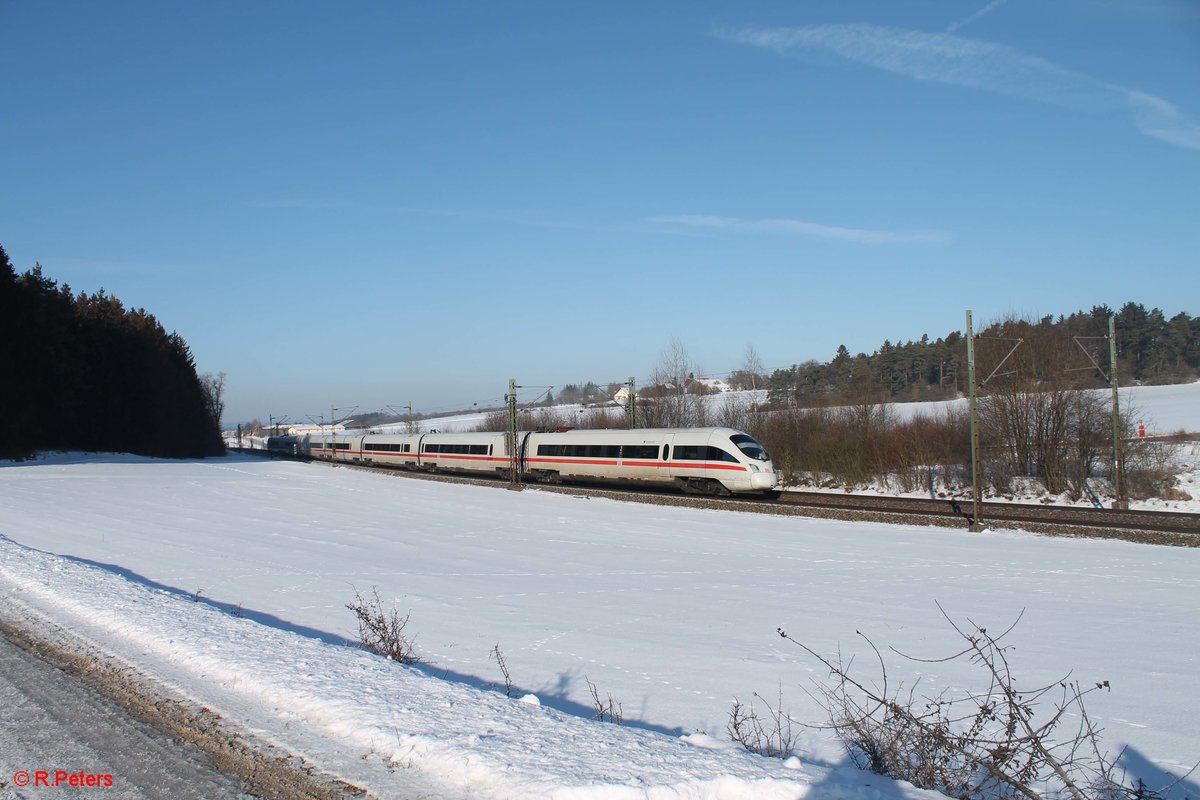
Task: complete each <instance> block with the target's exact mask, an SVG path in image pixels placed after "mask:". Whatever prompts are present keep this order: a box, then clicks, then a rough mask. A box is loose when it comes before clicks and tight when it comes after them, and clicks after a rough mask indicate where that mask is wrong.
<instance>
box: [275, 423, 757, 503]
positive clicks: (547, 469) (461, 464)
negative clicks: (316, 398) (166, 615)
mask: <svg viewBox="0 0 1200 800" xmlns="http://www.w3.org/2000/svg"><path fill="white" fill-rule="evenodd" d="M267 446H268V449H271V450H274V451H276V452H282V453H287V454H289V455H301V456H308V457H310V458H315V459H321V460H325V461H338V462H349V463H356V464H373V465H379V466H394V467H404V468H409V469H424V470H438V471H449V472H459V473H466V474H487V475H497V474H498V475H502V476H504V477H508V476H509V474H510V471H511V469H512V467H513V463H514V459H513V456H512V454H511V453H510V452H509V450H508V437H507V435H506V434H504V433H414V434H366V435H342V434H325V435H320V436H318V435H310V436H283V437H272V438H271V439H270V440H268V443H267ZM516 449H517V454H516V464H517V470H518V472H519V473H520V475H521V477H522V479H523V480H526V481H540V482H545V483H558V482H561V481H599V482H613V483H642V484H648V485H659V486H672V485H673V486H677V487H679V488H680V489H682V490H684V491H686V492H690V493H694V494H711V495H726V494H764V495H765V494H772V493H774V492H775V491H776V490H777V488H778V485H779V479H778V476H777V475H776V473H775V468H774V466H773V465H772V463H771V458H770V456H769V455H768V454H767V451H766V450H765V449H764V448H763V446H762V445H761V444H759V443H758V442H757V441H756V440H755V439H754V437H752V436H750V435H749V434H747V433H743V432H742V431H738V430H734V429H733V428H657V429H655V428H640V429H632V430H567V431H554V432H549V433H542V432H522V433H519V434H518V435H517V445H516Z"/></svg>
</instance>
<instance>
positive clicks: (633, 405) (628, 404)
mask: <svg viewBox="0 0 1200 800" xmlns="http://www.w3.org/2000/svg"><path fill="white" fill-rule="evenodd" d="M625 390H626V391H627V392H628V393H629V394H628V395H627V396H626V398H625V415H626V417H628V419H629V428H630V429H631V430H632V429H633V428H636V427H637V385H636V384H635V383H634V382H633V376H632V375H630V376H629V382H628V383H626V384H625Z"/></svg>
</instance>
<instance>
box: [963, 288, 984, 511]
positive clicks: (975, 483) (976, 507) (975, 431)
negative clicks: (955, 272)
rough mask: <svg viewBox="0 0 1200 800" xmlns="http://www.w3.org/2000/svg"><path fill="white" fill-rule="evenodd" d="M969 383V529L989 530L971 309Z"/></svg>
mask: <svg viewBox="0 0 1200 800" xmlns="http://www.w3.org/2000/svg"><path fill="white" fill-rule="evenodd" d="M967 385H968V387H969V389H968V397H969V400H968V406H967V407H968V409H969V413H970V416H971V527H970V528H969V529H968V530H971V531H974V532H979V531H983V530H987V526H986V525H984V524H983V512H982V503H981V502H980V500H981V495H982V492H981V491H980V486H979V479H980V474H979V473H980V472H981V470H980V468H979V414H978V410H977V407H976V396H975V389H976V387H975V332H974V330H973V329H972V326H971V310H970V309H967Z"/></svg>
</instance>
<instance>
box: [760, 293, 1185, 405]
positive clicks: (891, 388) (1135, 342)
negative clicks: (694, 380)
mask: <svg viewBox="0 0 1200 800" xmlns="http://www.w3.org/2000/svg"><path fill="white" fill-rule="evenodd" d="M1113 316H1115V318H1116V349H1117V376H1118V379H1119V381H1120V383H1121V385H1122V386H1129V385H1133V384H1146V385H1153V384H1169V383H1188V382H1191V381H1194V380H1196V379H1197V378H1200V317H1192V316H1189V315H1188V314H1187V313H1184V312H1180V313H1178V314H1176V315H1174V316H1172V317H1170V318H1169V319H1168V318H1167V317H1166V315H1164V313H1163V312H1162V311H1161V310H1159V309H1157V308H1154V309H1150V310H1149V311H1148V310H1146V307H1145V306H1143V305H1142V304H1140V303H1133V302H1129V303H1126V304H1125V305H1123V306H1122V307H1121V309H1120V310H1119V311H1115V312H1114V311H1113V310H1112V309H1110V308H1108V307H1107V306H1096V307H1094V308H1092V309H1091V310H1090V311H1077V312H1075V313H1073V314H1071V315H1070V316H1058V317H1049V316H1047V317H1043V318H1042V319H1040V320H1036V321H1031V320H1024V319H1007V320H1002V321H1000V322H995V323H992V324H989V325H986V326H983V327H977V328H976V329H975V336H976V344H975V361H976V370H977V378H976V380H977V381H979V382H983V381H984V380H986V378H987V376H988V375H989V374H990V373H991V372H992V371H993V370H994V369H996V368H997V367H1000V365H1001V364H1002V363H1003V365H1004V366H1003V367H1002V369H1004V370H1011V369H1012V368H1013V367H1017V371H1018V372H1019V373H1020V374H1021V375H1022V377H1023V378H1024V379H1025V380H1026V381H1028V382H1029V384H1030V385H1031V386H1048V385H1063V384H1071V385H1075V386H1079V387H1087V386H1092V387H1100V386H1105V385H1106V382H1105V380H1104V378H1103V377H1102V371H1101V369H1097V368H1096V366H1097V365H1099V366H1100V367H1101V368H1102V369H1103V371H1104V372H1105V373H1106V372H1107V369H1108V365H1109V353H1108V342H1107V335H1108V320H1109V317H1113ZM1018 343H1019V344H1018ZM1014 347H1015V348H1016V350H1015V351H1014V352H1013V353H1012V354H1011V356H1009V351H1010V350H1011V349H1013V348H1014ZM1006 358H1008V360H1007V361H1005V359H1006ZM966 381H967V346H966V339H965V337H964V335H963V333H962V332H961V331H953V332H951V333H949V334H947V335H946V336H945V337H943V338H939V339H937V340H931V339H930V338H929V337H928V336H922V337H921V338H920V340H919V341H915V342H914V341H908V342H905V343H903V344H901V343H896V344H893V343H892V342H890V341H885V342H884V343H883V344H882V345H881V346H880V347H879V349H878V350H876V351H875V352H874V353H872V354H871V355H866V354H864V353H859V354H858V355H854V356H852V355H850V353H849V351H847V350H846V348H845V347H839V348H838V352H837V353H836V354H835V355H834V357H833V359H832V360H830V361H828V362H825V363H821V362H818V361H807V362H804V363H802V364H794V365H792V366H791V367H788V368H786V369H779V370H776V371H775V372H774V373H773V374H772V375H770V377H769V379H768V381H767V388H768V390H769V393H770V398H771V401H772V402H774V403H778V404H784V405H800V406H819V405H837V404H847V403H862V402H876V403H878V402H904V401H911V400H945V399H950V398H953V397H958V396H960V395H963V394H965V393H966V390H967V389H966V387H967V383H966ZM743 382H744V381H743ZM739 388H741V387H740V386H739ZM745 388H749V387H748V386H747V387H745Z"/></svg>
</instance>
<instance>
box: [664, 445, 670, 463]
mask: <svg viewBox="0 0 1200 800" xmlns="http://www.w3.org/2000/svg"><path fill="white" fill-rule="evenodd" d="M670 454H671V445H669V444H664V445H663V456H662V460H663V461H666V460H667V456H669V455H670Z"/></svg>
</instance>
